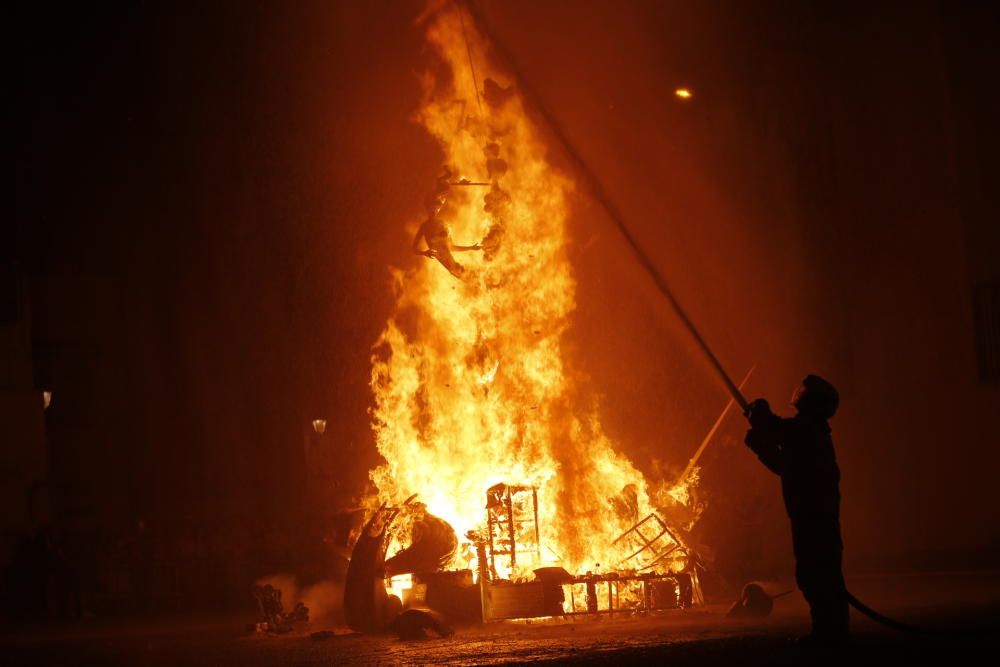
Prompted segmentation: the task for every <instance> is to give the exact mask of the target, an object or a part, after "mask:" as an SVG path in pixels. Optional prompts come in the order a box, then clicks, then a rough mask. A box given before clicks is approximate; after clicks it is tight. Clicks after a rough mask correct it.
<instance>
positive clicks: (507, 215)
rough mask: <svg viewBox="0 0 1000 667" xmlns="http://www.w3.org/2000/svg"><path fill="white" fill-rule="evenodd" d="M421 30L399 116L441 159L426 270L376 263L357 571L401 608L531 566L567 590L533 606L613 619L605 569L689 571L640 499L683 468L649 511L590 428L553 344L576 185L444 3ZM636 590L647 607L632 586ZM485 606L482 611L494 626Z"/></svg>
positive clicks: (477, 39)
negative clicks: (384, 284) (387, 269)
mask: <svg viewBox="0 0 1000 667" xmlns="http://www.w3.org/2000/svg"><path fill="white" fill-rule="evenodd" d="M422 20H423V22H424V25H425V28H426V37H427V40H428V42H429V44H430V45H431V46H432V47H433V50H434V52H435V53H436V56H437V57H438V58H439V59H440V63H439V64H440V67H435V68H433V69H432V71H431V72H429V73H428V74H426V75H425V76H424V77H423V81H422V83H423V90H424V95H423V103H422V105H421V107H420V109H419V110H418V112H417V113H416V120H417V121H418V122H419V123H420V124H421V125H423V126H424V127H425V128H426V129H427V131H428V132H429V133H430V134H431V135H432V136H433V137H434V138H435V139H437V141H438V143H439V145H440V147H441V150H442V151H443V153H444V156H445V160H446V162H447V165H446V166H445V167H444V168H443V169H442V171H441V174H440V176H439V177H438V180H437V183H436V185H435V187H434V188H433V191H432V194H431V196H430V197H429V198H428V201H427V202H426V209H427V210H426V218H425V219H424V221H423V222H422V224H420V226H419V228H418V230H417V232H416V235H415V237H414V241H413V249H414V251H415V252H416V253H418V254H421V255H424V256H426V257H427V258H428V260H431V261H422V262H419V263H418V264H417V265H416V266H415V267H413V268H411V269H408V270H394V271H393V278H394V286H395V291H396V302H397V310H396V314H395V315H394V316H393V317H392V318H391V319H390V320H389V322H388V324H387V325H386V328H385V330H384V332H383V333H382V335H381V337H380V338H379V340H378V342H377V344H376V345H375V348H374V354H373V357H372V380H371V386H372V389H373V391H374V395H375V407H374V409H373V411H372V416H373V428H374V432H375V436H376V441H377V446H378V450H379V452H380V453H381V455H382V456H383V457H384V458H385V464H384V465H382V466H380V467H379V468H377V469H375V470H374V471H372V473H371V478H372V481H373V482H374V484H375V486H376V488H377V489H378V496H377V501H376V502H375V503H373V508H372V509H373V510H374V509H375V506H378V507H380V508H381V509H378V510H376V511H375V512H374V513H373V515H371V516H372V518H371V520H370V522H369V525H368V526H367V527H366V531H365V534H364V535H363V536H362V538H361V540H359V546H358V548H361V549H362V550H363V551H366V553H367V552H371V553H369V557H370V558H374V559H375V561H378V562H377V563H376V564H375V565H374V566H372V567H367V566H365V572H366V574H365V576H366V577H368V578H373V579H377V578H380V577H381V578H385V577H391V584H390V587H389V591H390V592H392V593H393V594H395V595H397V596H398V597H400V598H403V599H404V602H405V601H407V598H410V599H412V598H413V596H414V595H417V593H415V592H414V590H415V584H414V580H413V577H412V575H413V574H420V573H421V572H424V573H426V572H433V571H438V572H440V571H441V570H445V569H446V570H450V571H451V573H453V574H454V575H455V576H454V577H453V578H454V579H456V580H457V579H459V578H461V577H463V576H465V575H463V574H461V573H468V580H469V581H468V583H469V584H471V583H472V578H473V576H474V575H473V573H475V576H476V577H477V580H478V581H479V583H480V585H481V586H483V585H485V583H486V581H485V580H488V581H493V582H528V581H531V580H534V579H537V578H539V577H541V575H537V576H536V575H535V571H536V570H538V569H539V568H545V569H546V570H547V571H550V572H551V571H553V570H555V571H559V572H563V573H565V577H560V578H557V581H556V583H555V584H553V585H555V587H556V588H557V589H558V588H559V586H564V587H565V589H566V591H567V592H568V593H569V596H566V595H561V596H560V597H561V598H563V599H559V600H557V601H556V602H555V603H554V604H553V603H552V601H551V600H549V601H548V603H547V605H546V606H545V609H546V610H547V612H546V613H573V612H575V611H579V610H580V609H581V608H580V607H578V606H577V605H578V604H580V603H579V602H578V601H577V600H576V595H574V593H573V587H574V586H580V587H582V589H585V590H584V593H583V595H582V596H581V597H582V598H584V599H586V600H587V602H586V603H583V606H582V609H583V610H584V611H588V610H589V611H592V612H593V611H598V610H599V606H598V604H597V600H598V597H595V595H598V593H597V589H598V588H600V587H603V588H604V589H607V590H606V591H605V594H604V596H603V598H606V600H607V601H606V602H605V603H602V606H601V607H600V608H602V609H605V610H607V609H612V608H614V606H615V602H614V600H615V599H617V598H615V597H614V596H615V595H618V596H620V595H621V594H622V591H617V590H616V591H615V592H614V594H613V592H612V588H613V585H612V583H609V582H610V581H611V580H612V578H614V577H618V575H617V574H615V575H614V577H612V575H611V573H615V572H620V571H622V572H628V571H645V575H643V576H645V577H646V578H647V579H648V578H650V577H661V576H670V574H671V573H677V572H680V571H681V570H684V569H686V568H689V567H690V566H691V565H692V563H691V560H692V559H691V558H690V552H689V550H688V549H687V548H685V547H684V545H683V544H682V543H681V542H680V539H679V538H678V537H677V536H676V535H674V534H673V533H671V532H670V530H669V529H668V527H667V525H666V524H665V523H664V521H663V519H662V518H660V517H659V516H657V515H656V506H657V501H661V499H664V500H663V502H666V500H665V499H666V498H668V497H669V498H672V499H674V500H673V501H672V502H675V503H676V502H678V501H679V502H686V501H687V499H688V495H689V490H688V488H687V486H686V485H687V484H690V483H691V482H692V480H695V479H696V478H697V476H696V475H690V476H687V477H686V479H683V480H681V484H682V485H684V487H683V488H672V487H670V486H669V485H664V486H663V488H659V489H658V490H657V492H656V493H654V494H653V495H654V496H655V498H654V499H652V500H651V498H650V494H651V490H650V487H649V486H647V483H646V480H645V479H644V478H643V476H642V474H641V473H640V472H639V471H638V470H637V469H636V468H635V466H633V465H632V463H631V462H630V461H629V460H628V459H627V458H626V457H625V456H623V455H622V454H620V453H618V452H617V451H616V450H615V447H614V443H612V441H611V440H610V439H609V438H608V436H607V435H605V433H604V431H603V429H602V427H601V423H600V419H599V416H598V414H597V411H596V409H595V408H594V407H593V405H594V404H593V402H592V401H589V400H588V399H587V397H586V395H585V391H584V388H583V387H581V386H578V383H577V382H576V381H575V378H576V375H575V374H573V373H571V372H570V370H569V368H568V367H567V359H566V357H565V355H564V350H563V344H562V339H563V334H564V333H565V331H566V329H567V327H568V326H569V324H570V317H571V315H572V312H573V310H574V307H575V299H576V293H575V290H576V284H575V281H574V279H573V272H572V267H571V265H570V261H569V258H568V256H567V244H568V242H569V239H568V234H567V224H568V217H569V210H570V204H569V199H570V197H571V196H572V193H573V189H574V185H573V180H572V178H571V176H570V175H569V174H567V173H564V172H561V171H560V170H559V169H557V168H556V167H554V166H553V165H552V164H551V163H550V162H549V161H548V159H547V155H548V153H549V149H548V147H547V145H546V143H545V140H544V135H543V133H542V132H541V130H540V129H539V128H538V127H537V126H536V125H535V124H533V122H532V120H531V119H530V117H529V114H528V113H527V112H526V108H525V102H524V101H523V99H522V98H521V96H520V95H519V93H518V91H517V87H516V83H515V82H514V81H512V80H510V79H509V77H507V76H505V74H504V73H503V70H502V69H501V68H500V67H499V66H497V65H496V64H494V63H493V62H492V61H489V60H488V55H489V46H488V44H487V43H486V41H485V40H484V38H483V36H482V35H481V34H480V33H479V32H478V31H477V30H476V28H475V26H474V25H473V24H472V22H471V21H470V20H469V18H468V17H467V16H464V15H463V10H462V9H461V8H460V6H459V5H455V4H447V5H441V6H440V7H436V8H435V9H434V10H433V11H430V12H428V13H427V14H426V15H425V16H424V18H423V19H422ZM487 63H488V64H487ZM477 68H479V69H481V70H482V72H477ZM480 73H482V74H485V75H486V76H485V78H483V79H482V80H481V85H482V89H481V91H480V89H479V86H480V79H479V77H478V76H477V74H480ZM459 253H461V255H460V259H459ZM581 406H586V407H581ZM414 496H415V497H416V500H414ZM644 517H645V518H644ZM640 519H642V521H640ZM449 535H453V536H454V537H453V538H450V537H449ZM452 539H454V542H452V541H451V540H452ZM372 540H375V542H377V544H374V545H373V544H372V543H370V542H371V541H372ZM379 549H382V553H381V554H378V553H377V552H378V550H379ZM385 550H388V554H386V552H385ZM386 555H388V556H390V558H388V560H385V557H386ZM357 556H358V553H357V549H356V552H355V558H357ZM352 567H354V563H353V559H352ZM421 567H422V568H423V570H421V569H420V568H421ZM654 567H655V568H656V570H655V571H654V570H652V569H651V568H654ZM361 568H362V566H361V565H360V564H359V565H358V568H357V569H356V573H357V572H361V571H362V569H361ZM369 570H370V571H369ZM571 572H577V573H587V576H589V577H591V579H589V580H587V581H583V580H580V579H579V577H577V576H575V575H571V574H569V573H571ZM657 573H659V574H657ZM637 576H638V575H637ZM637 581H638V580H637ZM659 585H661V587H662V586H663V585H665V584H662V582H661V584H659ZM349 587H350V584H349ZM626 588H627V587H626ZM640 588H645V589H647V590H646V591H645V595H646V597H647V602H648V598H649V596H650V592H649V590H648V589H649V587H647V586H645V584H642V585H641V586H640ZM357 590H362V591H363V590H370V589H368V588H367V584H365V585H364V586H361V587H360V588H359V589H357ZM560 590H561V589H560ZM636 595H638V596H639V597H640V598H641V597H642V592H641V591H640V592H638V593H636ZM379 597H380V596H379ZM688 597H690V596H688ZM603 598H602V599H603ZM377 604H379V602H378V601H376V605H377ZM619 604H620V600H619ZM365 605H366V606H370V605H368V603H367V602H366V603H365ZM487 606H488V605H487V604H486V603H485V602H484V603H483V611H484V617H487V616H492V617H498V616H499V617H503V616H504V614H499V615H498V614H496V613H494V614H490V613H489V610H488V609H487ZM494 606H495V605H494ZM514 606H515V607H517V605H514ZM647 607H648V605H647ZM553 610H555V611H554V612H553ZM522 615H532V614H522ZM534 615H541V614H534ZM388 622H389V619H384V620H383V621H382V624H383V625H384V624H385V623H388Z"/></svg>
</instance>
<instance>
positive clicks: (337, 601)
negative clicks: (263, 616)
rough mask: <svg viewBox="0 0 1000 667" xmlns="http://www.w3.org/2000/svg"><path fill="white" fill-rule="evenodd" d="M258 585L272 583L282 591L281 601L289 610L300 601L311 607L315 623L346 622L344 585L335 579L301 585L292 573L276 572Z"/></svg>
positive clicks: (310, 614)
mask: <svg viewBox="0 0 1000 667" xmlns="http://www.w3.org/2000/svg"><path fill="white" fill-rule="evenodd" d="M256 583H257V585H258V586H264V585H267V584H270V585H271V586H273V587H274V588H277V589H278V590H280V591H281V603H282V604H283V605H284V607H285V611H288V610H290V609H292V608H293V607H295V605H296V604H297V603H299V602H301V603H303V604H304V605H305V606H306V607H308V608H309V622H310V623H312V624H313V625H340V624H342V623H343V622H344V587H343V585H342V584H340V583H337V582H333V581H320V582H318V583H315V584H311V585H308V586H299V584H298V580H297V579H296V578H295V576H294V575H291V574H274V575H271V576H269V577H262V578H261V579H258V580H257V582H256Z"/></svg>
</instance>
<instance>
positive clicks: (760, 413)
mask: <svg viewBox="0 0 1000 667" xmlns="http://www.w3.org/2000/svg"><path fill="white" fill-rule="evenodd" d="M773 417H774V413H773V412H771V405H770V404H769V403H768V402H767V401H766V400H765V399H763V398H758V399H757V400H755V401H753V402H751V403H750V406H749V407H748V408H747V411H746V418H747V419H748V420H749V421H750V426H754V427H755V426H761V425H763V424H765V423H766V422H767V421H769V420H770V419H772V418H773Z"/></svg>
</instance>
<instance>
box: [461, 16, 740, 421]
mask: <svg viewBox="0 0 1000 667" xmlns="http://www.w3.org/2000/svg"><path fill="white" fill-rule="evenodd" d="M466 6H467V8H468V10H469V14H470V15H471V16H472V17H473V18H474V20H475V23H476V25H477V26H478V27H479V29H480V30H482V31H483V34H485V35H486V36H487V38H488V39H489V40H490V42H491V43H492V45H493V48H494V50H495V51H496V53H497V54H498V55H499V56H500V58H501V60H502V61H503V62H504V63H506V64H507V66H508V67H510V69H511V72H512V73H513V74H514V76H515V78H516V79H517V81H518V83H519V84H520V89H521V94H522V95H523V96H524V98H525V100H526V101H528V102H529V103H530V104H531V105H532V106H533V107H534V108H535V110H536V111H537V112H538V113H539V114H540V115H541V116H542V118H543V119H544V120H545V122H546V124H547V125H548V127H549V130H550V131H551V132H552V134H553V136H554V137H555V138H556V139H557V140H558V141H559V143H560V145H561V146H562V148H563V150H564V151H565V153H566V156H567V157H568V158H569V159H570V161H571V162H572V163H573V166H574V167H576V170H577V172H578V173H579V174H580V176H582V177H583V181H584V183H585V185H586V186H587V189H588V190H590V193H591V195H592V196H593V197H594V199H596V200H597V201H598V203H600V205H601V207H602V208H603V209H604V211H605V213H607V214H608V217H609V218H611V221H612V222H613V223H615V227H617V228H618V231H619V232H620V233H621V235H622V237H623V238H624V239H625V242H626V243H627V244H628V247H629V248H630V249H631V250H632V254H633V255H635V258H636V260H637V261H638V262H639V265H640V266H642V268H643V269H645V270H646V273H648V274H649V277H650V278H652V280H653V284H654V285H656V288H657V289H658V290H659V291H660V294H662V295H663V296H664V297H665V298H666V299H667V302H669V303H670V305H671V307H672V308H673V309H674V312H675V313H677V317H679V318H680V320H681V323H683V324H684V326H685V327H686V328H687V330H688V332H689V333H690V334H691V336H692V337H694V339H695V342H697V343H698V347H700V348H701V351H702V352H703V353H704V354H705V356H706V357H708V360H709V362H710V363H711V364H712V367H713V368H714V369H715V371H716V372H717V373H718V374H719V377H720V378H721V379H722V382H723V384H725V386H726V389H727V390H728V391H729V394H730V395H731V396H732V397H733V400H734V401H736V403H737V404H738V405H739V406H740V407H741V408H742V409H743V412H746V411H747V409H748V408H749V407H750V404H749V403H748V402H747V399H746V398H744V397H743V394H742V392H740V389H739V387H737V386H736V383H734V382H733V380H732V378H730V377H729V374H728V373H726V369H725V368H723V366H722V363H721V362H720V361H719V359H718V358H717V357H716V356H715V353H714V352H712V348H710V347H709V346H708V343H707V342H705V339H704V338H703V337H702V335H701V332H699V331H698V327H696V326H695V324H694V322H692V321H691V318H690V317H688V314H687V311H685V310H684V308H683V307H682V306H681V304H680V301H678V300H677V297H676V296H674V292H673V290H671V289H670V285H669V284H668V283H667V281H666V279H665V278H664V277H663V276H662V275H661V274H660V272H659V270H658V269H657V268H656V266H655V265H654V264H653V261H652V260H651V259H650V258H649V256H648V255H647V254H646V253H645V252H644V251H643V249H642V247H640V245H639V242H638V241H637V240H636V238H635V236H633V235H632V232H631V231H630V230H629V228H628V226H627V225H626V224H625V220H624V218H623V217H622V215H621V213H620V212H619V210H618V207H617V206H616V205H615V203H614V201H613V200H612V199H611V197H610V196H609V195H608V193H607V191H606V190H605V189H604V187H603V185H602V184H601V182H600V181H599V180H598V178H597V176H596V175H595V174H594V172H593V170H591V168H590V166H589V165H588V164H587V162H586V161H585V160H584V159H583V157H582V156H581V155H580V154H579V153H578V152H577V151H576V149H575V148H574V147H573V145H572V144H571V143H570V141H569V138H568V137H567V136H566V133H565V132H564V131H563V129H562V126H561V125H560V124H559V122H558V121H557V120H556V119H555V117H554V116H553V115H552V114H551V113H549V111H548V109H547V108H546V107H545V105H544V104H543V103H542V100H541V98H540V97H539V96H538V95H537V94H535V92H534V90H533V89H532V87H531V84H530V83H529V82H528V79H527V78H526V77H525V76H524V74H523V73H522V72H521V71H520V68H519V67H518V66H517V63H516V61H515V60H514V58H513V57H512V56H511V54H510V52H509V51H508V50H507V49H506V48H505V47H504V46H503V44H501V43H500V42H499V41H498V40H497V39H496V37H494V36H493V35H492V34H490V32H489V30H488V29H487V27H486V26H487V24H486V21H485V19H484V17H483V16H482V14H481V13H480V12H479V10H478V9H477V8H476V7H475V5H474V4H473V3H472V2H467V3H466ZM477 92H478V91H477Z"/></svg>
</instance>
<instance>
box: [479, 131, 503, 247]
mask: <svg viewBox="0 0 1000 667" xmlns="http://www.w3.org/2000/svg"><path fill="white" fill-rule="evenodd" d="M485 152H486V173H487V175H488V176H489V179H490V191H489V192H488V193H486V197H485V198H484V204H483V210H484V211H485V212H486V215H487V216H489V219H490V227H489V230H487V232H486V236H484V237H483V240H482V241H480V243H479V245H480V246H481V247H482V250H483V259H485V260H486V261H492V260H493V258H494V257H496V256H497V253H498V252H500V244H501V242H502V241H503V236H504V230H505V219H506V217H507V216H508V214H509V212H510V204H511V198H510V195H509V194H507V192H506V191H505V190H504V189H503V188H501V187H500V177H501V176H503V175H504V174H506V173H507V161H506V160H504V159H503V158H502V157H500V145H499V144H497V143H496V142H493V141H491V142H490V143H488V144H487V145H486V151H485Z"/></svg>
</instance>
